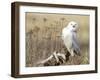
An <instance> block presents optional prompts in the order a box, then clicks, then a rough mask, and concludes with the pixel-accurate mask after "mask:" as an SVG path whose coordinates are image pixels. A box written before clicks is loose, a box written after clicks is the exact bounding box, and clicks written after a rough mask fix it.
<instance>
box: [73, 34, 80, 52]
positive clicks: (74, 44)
mask: <svg viewBox="0 0 100 80" xmlns="http://www.w3.org/2000/svg"><path fill="white" fill-rule="evenodd" d="M72 46H73V48H74V50H75V52H76V53H77V54H80V45H79V41H78V39H77V35H76V33H73V35H72Z"/></svg>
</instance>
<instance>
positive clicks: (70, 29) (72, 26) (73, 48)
mask: <svg viewBox="0 0 100 80" xmlns="http://www.w3.org/2000/svg"><path fill="white" fill-rule="evenodd" d="M78 28H79V27H78V24H77V23H76V22H74V21H71V22H69V24H68V26H67V27H65V28H63V30H62V39H63V41H64V44H65V46H66V48H67V50H68V51H69V53H70V54H71V56H74V54H75V53H76V54H80V47H79V42H78V39H77V31H78Z"/></svg>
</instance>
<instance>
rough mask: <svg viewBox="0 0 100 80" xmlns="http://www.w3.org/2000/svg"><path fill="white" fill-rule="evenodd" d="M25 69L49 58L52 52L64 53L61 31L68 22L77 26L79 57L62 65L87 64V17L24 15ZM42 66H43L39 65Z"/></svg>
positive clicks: (43, 14)
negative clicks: (75, 23)
mask: <svg viewBox="0 0 100 80" xmlns="http://www.w3.org/2000/svg"><path fill="white" fill-rule="evenodd" d="M25 17H26V19H25V20H26V22H25V23H26V29H25V30H26V37H25V38H26V39H25V40H26V67H33V66H37V65H36V63H37V62H38V61H41V60H44V59H46V58H47V57H49V56H50V55H51V54H52V53H53V52H54V51H58V52H60V53H64V49H63V46H64V44H63V41H62V39H61V33H62V29H63V28H64V27H66V26H67V25H68V23H69V22H70V21H75V22H77V23H78V25H79V31H78V33H77V35H78V40H79V43H80V48H81V56H76V57H75V58H74V62H73V63H72V62H71V61H70V60H69V61H67V62H66V64H64V65H80V64H81V65H83V64H89V16H88V15H74V14H73V15H72V14H58V13H57V14H51V13H29V12H27V13H26V16H25ZM40 66H43V65H40Z"/></svg>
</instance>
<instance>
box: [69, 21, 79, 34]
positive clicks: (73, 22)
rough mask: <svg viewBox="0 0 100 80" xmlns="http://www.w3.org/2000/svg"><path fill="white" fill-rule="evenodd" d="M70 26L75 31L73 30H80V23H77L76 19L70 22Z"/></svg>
mask: <svg viewBox="0 0 100 80" xmlns="http://www.w3.org/2000/svg"><path fill="white" fill-rule="evenodd" d="M68 28H69V29H70V30H71V31H73V32H77V30H78V28H79V27H78V23H76V22H75V21H71V22H69V23H68Z"/></svg>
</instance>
